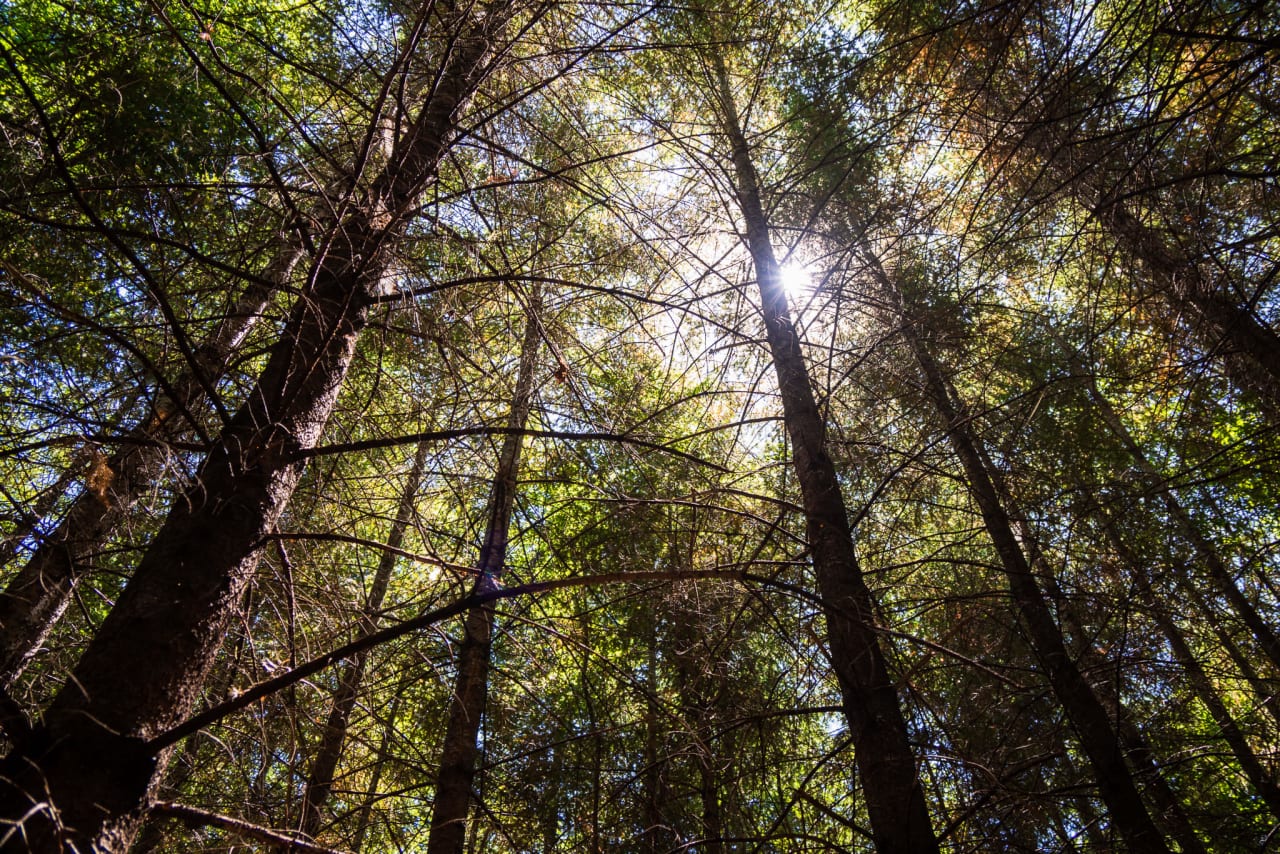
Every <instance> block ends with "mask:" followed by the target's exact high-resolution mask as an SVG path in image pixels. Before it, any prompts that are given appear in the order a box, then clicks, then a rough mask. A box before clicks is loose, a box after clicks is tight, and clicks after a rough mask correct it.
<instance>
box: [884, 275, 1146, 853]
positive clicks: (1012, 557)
mask: <svg viewBox="0 0 1280 854" xmlns="http://www.w3.org/2000/svg"><path fill="white" fill-rule="evenodd" d="M867 254H868V261H869V262H870V264H871V266H872V270H873V272H874V274H875V276H876V278H877V280H878V281H879V283H880V285H881V287H882V288H883V289H884V291H885V296H886V297H887V298H888V300H889V302H890V304H891V305H892V306H893V308H894V311H895V312H896V314H897V315H898V321H899V324H900V329H901V333H902V335H903V337H904V339H905V340H906V343H907V345H908V347H909V348H910V349H911V352H912V354H913V355H914V356H915V359H916V362H917V364H918V366H919V369H920V372H921V375H922V378H923V381H924V388H925V392H926V394H927V396H928V397H929V399H930V400H931V401H932V402H933V405H934V408H935V409H936V410H937V412H938V415H939V417H940V418H941V419H942V421H943V426H944V429H945V431H946V434H947V438H948V440H949V441H950V443H951V446H952V449H953V450H954V451H955V454H956V456H957V457H958V458H959V460H960V464H961V467H962V468H963V469H964V472H965V475H966V478H967V480H968V486H969V490H970V493H971V494H972V495H973V498H974V501H976V502H977V504H978V509H979V511H980V512H981V514H982V519H983V522H984V524H985V526H986V529H987V533H988V535H989V536H990V537H991V541H992V544H993V545H994V546H995V549H996V553H997V555H998V556H999V558H1000V563H1001V565H1002V567H1003V568H1004V572H1005V576H1006V577H1007V578H1008V580H1009V591H1010V594H1011V596H1012V599H1013V604H1014V607H1015V609H1016V611H1017V614H1018V617H1019V619H1020V621H1021V622H1022V625H1023V627H1024V628H1025V629H1026V632H1027V640H1028V642H1029V643H1030V645H1031V648H1032V650H1033V651H1034V653H1035V656H1036V658H1037V659H1038V660H1039V662H1040V665H1041V667H1043V668H1044V673H1045V676H1046V677H1047V678H1048V680H1049V684H1050V685H1051V686H1052V688H1053V691H1054V694H1055V696H1056V697H1057V698H1058V702H1060V703H1061V704H1062V707H1063V709H1064V710H1065V711H1066V713H1067V717H1068V718H1069V719H1070V721H1071V724H1072V727H1073V728H1074V730H1075V733H1076V737H1077V738H1078V739H1079V740H1080V746H1081V747H1082V748H1083V750H1084V753H1085V755H1086V756H1087V757H1088V758H1089V762H1090V764H1091V765H1092V767H1093V770H1094V776H1095V778H1096V779H1097V783H1098V789H1099V791H1100V793H1101V795H1102V799H1103V801H1104V802H1105V803H1106V805H1107V809H1108V811H1109V812H1110V814H1111V820H1112V822H1113V823H1114V825H1115V827H1116V828H1117V829H1118V830H1119V831H1120V834H1121V835H1122V836H1123V837H1124V839H1125V841H1126V843H1128V845H1129V848H1130V849H1131V850H1132V851H1135V852H1167V851H1169V848H1168V846H1167V845H1166V844H1165V842H1164V839H1163V837H1162V835H1161V833H1160V831H1159V830H1158V829H1157V828H1156V825H1155V823H1154V822H1153V821H1152V819H1151V815H1150V813H1148V812H1147V808H1146V806H1145V804H1143V802H1142V796H1141V795H1140V793H1139V790H1138V787H1137V784H1136V783H1135V781H1134V779H1133V775H1132V774H1131V773H1130V771H1129V768H1128V766H1127V765H1126V764H1125V751H1124V750H1123V748H1122V746H1121V739H1120V736H1119V735H1118V733H1117V732H1116V729H1115V727H1114V726H1113V725H1112V722H1111V719H1110V717H1109V716H1108V715H1107V711H1106V709H1105V708H1104V706H1103V704H1102V702H1101V701H1100V700H1099V698H1098V695H1097V694H1096V693H1095V692H1094V690H1093V687H1092V686H1091V685H1090V684H1089V682H1088V680H1087V679H1085V678H1084V675H1083V674H1082V673H1081V672H1080V669H1079V668H1078V667H1077V666H1076V663H1075V661H1073V660H1072V658H1071V656H1070V654H1069V653H1068V651H1067V648H1066V644H1065V643H1064V641H1063V637H1062V632H1061V631H1060V630H1059V629H1058V626H1057V624H1056V623H1055V622H1054V618H1053V614H1052V613H1051V611H1050V609H1049V605H1048V603H1047V601H1046V599H1045V596H1044V593H1043V591H1042V590H1041V589H1040V585H1039V583H1038V582H1037V580H1036V577H1035V575H1034V573H1033V572H1032V569H1031V566H1030V564H1029V563H1028V560H1027V556H1026V555H1025V554H1024V553H1023V551H1022V546H1021V545H1020V544H1019V542H1018V538H1017V536H1016V535H1015V534H1014V529H1013V520H1012V518H1011V516H1010V514H1009V512H1008V510H1007V509H1006V507H1005V502H1004V501H1003V500H1002V498H1001V496H1002V492H1001V490H1000V489H999V487H998V486H997V484H996V481H995V475H994V471H993V470H992V468H991V466H990V465H989V463H988V461H987V460H986V456H985V453H984V452H983V449H982V447H981V445H980V443H979V441H978V439H977V438H976V437H975V436H974V435H972V434H971V433H970V432H969V429H968V427H967V425H968V418H967V416H966V415H965V413H964V412H963V410H962V407H961V405H960V404H958V403H957V402H955V401H954V400H953V398H952V392H951V389H950V386H949V384H948V383H947V380H946V377H945V376H944V375H943V373H942V370H941V368H940V367H939V365H938V363H937V362H936V361H935V360H934V358H933V355H932V354H931V353H930V352H929V351H928V349H927V348H926V347H925V344H924V341H923V340H922V339H921V337H920V333H919V331H918V330H917V329H916V327H915V325H914V320H913V318H912V316H911V314H910V312H909V309H908V307H907V305H906V304H905V301H904V299H903V296H902V292H901V290H900V289H899V288H898V286H897V284H896V283H895V282H894V281H893V279H892V277H891V276H890V275H889V274H888V273H887V272H886V271H885V270H884V268H883V267H882V266H880V263H879V261H878V259H876V258H874V256H871V255H870V253H867Z"/></svg>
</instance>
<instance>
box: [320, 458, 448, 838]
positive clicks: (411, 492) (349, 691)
mask: <svg viewBox="0 0 1280 854" xmlns="http://www.w3.org/2000/svg"><path fill="white" fill-rule="evenodd" d="M429 448H430V446H429V445H428V444H427V443H426V442H422V443H419V445H418V449H417V451H416V452H415V453H414V455H413V465H412V466H411V467H410V469H409V476H408V479H407V480H405V484H404V492H402V493H401V494H400V505H399V507H397V508H396V516H395V519H393V520H392V522H391V530H390V531H389V532H388V533H387V549H386V551H384V552H383V553H382V556H381V558H380V559H379V560H378V569H377V571H375V572H374V575H373V584H372V585H370V587H369V595H368V598H367V599H366V600H365V605H364V612H363V613H362V614H361V615H360V633H361V634H364V635H367V634H372V633H373V632H374V631H376V630H377V628H378V612H379V611H381V610H382V600H383V599H384V598H385V597H386V594H387V586H388V585H389V584H390V583H391V572H392V570H394V569H395V566H396V553H395V550H396V549H399V548H400V546H401V545H402V544H403V543H404V535H405V532H407V531H408V530H409V525H410V524H411V520H412V519H413V515H414V506H415V505H416V503H417V498H418V488H419V486H421V484H422V471H423V469H424V468H425V467H426V464H427V454H428V451H429ZM368 660H369V653H368V651H367V650H366V651H364V652H360V653H358V654H356V655H355V656H354V657H353V658H352V659H351V660H350V661H349V662H347V666H346V669H345V670H343V672H342V675H341V676H340V677H339V679H338V688H337V690H336V691H334V694H333V704H332V706H331V707H330V709H329V717H328V718H327V719H326V721H325V725H324V730H323V731H322V732H321V733H320V742H319V744H318V745H317V746H316V751H315V759H314V760H312V763H311V772H310V773H309V774H308V775H307V786H306V789H304V790H303V793H302V813H301V817H300V821H299V824H298V827H299V829H300V830H301V831H302V832H303V833H305V834H307V836H310V837H311V838H313V839H314V838H315V837H316V834H317V833H319V831H320V826H321V820H322V818H323V813H322V811H323V809H324V805H325V801H327V800H328V799H329V792H330V791H331V790H332V789H333V773H334V771H335V770H336V769H337V767H338V760H339V759H341V758H342V747H343V745H344V744H345V743H346V740H347V725H348V723H349V722H350V720H351V712H352V710H353V709H354V708H355V706H356V700H357V699H358V698H359V696H360V687H361V684H362V683H363V681H364V669H365V665H366V664H367V662H368Z"/></svg>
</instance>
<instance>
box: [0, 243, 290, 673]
mask: <svg viewBox="0 0 1280 854" xmlns="http://www.w3.org/2000/svg"><path fill="white" fill-rule="evenodd" d="M280 242H281V244H284V245H285V248H281V249H279V250H278V253H277V255H276V257H275V259H274V260H273V261H272V262H271V264H270V265H269V266H268V268H267V270H266V271H265V272H264V274H263V276H262V279H261V280H260V281H256V282H253V283H252V284H250V285H249V287H248V288H247V289H245V292H244V293H243V294H242V295H241V297H240V299H239V301H238V302H237V303H236V306H235V308H234V309H233V310H232V312H231V314H229V315H228V316H227V317H226V318H224V319H223V321H222V323H220V324H219V325H218V328H217V329H216V330H215V331H214V332H213V333H212V334H211V335H210V336H209V337H208V339H206V340H205V341H204V343H203V344H201V345H200V347H199V348H198V349H197V350H196V353H195V365H194V366H189V368H188V370H187V371H186V372H184V373H183V375H182V376H180V377H179V378H178V379H177V381H175V382H174V383H173V386H172V394H173V397H172V398H169V397H164V398H161V399H159V400H157V401H156V404H155V406H154V408H153V410H152V412H151V414H150V415H149V416H148V417H147V418H146V420H144V421H142V422H140V423H138V424H135V425H134V426H133V427H131V428H129V429H128V430H126V431H125V435H126V439H125V442H124V444H123V445H122V446H121V447H120V449H119V450H117V451H116V452H115V453H113V454H111V455H110V456H108V457H107V458H106V460H105V462H104V464H103V465H95V466H94V477H95V481H96V482H97V485H96V487H95V488H90V486H89V485H88V484H85V486H84V488H83V489H82V490H81V492H80V494H79V495H78V496H76V498H75V500H74V501H72V502H71V506H70V508H69V509H68V510H67V513H66V515H65V516H64V517H63V519H62V521H61V522H60V523H59V524H58V526H57V527H56V528H55V529H54V530H53V532H52V533H50V534H49V536H47V537H45V538H44V539H43V540H42V541H41V542H40V544H39V545H38V546H37V547H36V550H35V553H34V554H32V556H31V558H30V559H29V560H28V561H27V563H26V564H25V565H24V566H23V567H22V569H21V570H19V571H18V573H17V574H16V575H15V576H14V577H13V578H12V579H11V580H10V581H9V584H8V586H7V587H6V588H5V590H4V592H3V593H0V689H3V690H6V691H7V690H8V689H9V688H10V687H12V686H13V683H14V682H15V681H16V680H17V679H18V677H20V676H21V675H22V672H23V670H25V669H26V666H27V664H28V663H29V662H30V661H31V658H32V657H33V656H34V655H35V654H36V652H37V651H38V650H39V649H40V645H41V644H42V643H44V640H45V638H46V637H48V635H49V632H50V630H51V629H52V628H53V626H54V625H55V624H56V623H57V621H58V619H59V618H60V617H61V616H62V614H63V612H65V611H66V609H67V605H68V604H69V603H70V601H71V594H72V592H73V591H74V590H75V586H76V584H77V582H79V580H80V578H81V577H83V576H84V574H85V572H86V571H87V570H88V569H89V568H90V567H91V566H92V561H93V559H94V558H95V557H96V556H97V555H99V554H101V553H102V552H103V550H104V549H105V547H106V545H107V541H108V540H109V539H110V537H111V534H112V532H113V531H114V530H115V528H116V526H117V525H119V524H120V522H121V520H123V519H124V518H125V516H126V514H127V513H128V511H129V509H130V508H131V507H132V506H133V505H134V503H135V502H137V501H138V499H139V498H141V497H142V496H143V495H144V494H145V493H146V492H147V490H149V489H150V488H151V487H152V485H153V484H154V483H155V481H156V478H157V477H158V476H159V475H160V473H161V472H162V471H163V470H164V466H165V460H166V459H167V457H168V454H169V451H168V449H167V448H166V447H165V443H166V441H168V440H171V439H174V438H176V437H177V436H179V435H180V434H181V433H183V432H185V431H186V430H188V429H190V425H188V424H186V423H185V421H186V418H185V416H187V415H189V414H190V412H191V410H192V409H194V408H196V407H197V406H198V405H199V404H200V401H201V400H203V399H204V398H205V393H206V389H207V388H211V387H212V386H213V385H215V384H216V383H217V382H218V380H219V379H220V378H221V377H222V375H223V374H224V373H225V372H226V369H227V366H228V364H229V363H230V361H231V357H232V356H233V355H234V354H235V352H236V350H237V349H239V347H240V344H241V343H242V342H243V341H244V339H245V337H246V336H247V335H248V334H249V332H250V330H252V328H253V326H254V324H255V323H256V322H257V320H258V318H259V317H261V316H262V313H263V311H264V310H265V309H266V307H267V303H268V301H269V300H270V299H271V296H272V294H273V293H275V292H276V290H278V289H279V288H280V287H282V286H283V285H284V284H285V283H286V282H288V280H289V277H290V276H291V275H292V273H293V269H294V267H295V266H297V263H298V261H299V259H301V257H302V249H301V248H300V247H298V246H296V245H292V244H293V243H294V242H293V241H289V240H287V239H286V238H283V237H282V238H281V240H280Z"/></svg>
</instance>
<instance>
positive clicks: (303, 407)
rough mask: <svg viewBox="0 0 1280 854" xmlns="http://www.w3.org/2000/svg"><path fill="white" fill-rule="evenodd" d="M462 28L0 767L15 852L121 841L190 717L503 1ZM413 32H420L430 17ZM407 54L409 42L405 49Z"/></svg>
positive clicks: (455, 14) (1, 808) (442, 14)
mask: <svg viewBox="0 0 1280 854" xmlns="http://www.w3.org/2000/svg"><path fill="white" fill-rule="evenodd" d="M432 8H434V9H440V11H439V12H438V13H437V12H434V11H428V12H424V13H423V14H424V16H425V15H429V16H431V17H432V18H433V21H432V29H433V30H438V29H439V28H443V29H445V30H451V31H453V32H455V33H456V35H455V37H454V38H452V39H451V41H450V50H449V51H448V53H447V58H446V59H445V61H444V64H443V67H442V68H441V70H440V73H439V75H438V77H437V79H436V82H435V86H434V88H433V89H432V91H431V92H430V96H429V97H428V98H427V100H426V104H425V106H424V107H423V108H422V110H421V111H420V113H419V114H418V116H417V117H416V119H415V120H414V121H413V122H412V123H411V124H410V125H409V127H408V128H407V130H406V132H405V135H404V137H403V138H402V139H401V140H400V142H399V144H398V145H397V147H396V150H395V151H394V152H393V153H392V157H391V160H390V162H388V164H387V165H386V167H385V168H384V170H383V171H382V173H381V174H380V175H379V176H378V177H377V178H376V179H375V180H374V181H373V182H372V184H371V186H370V189H369V192H368V199H369V201H368V202H366V203H365V204H362V205H360V206H358V207H356V208H354V209H353V210H351V211H349V212H348V213H347V214H346V215H345V217H344V218H343V220H342V221H341V222H340V223H339V225H338V227H337V228H335V229H334V231H333V232H332V234H331V235H330V237H329V240H328V241H327V243H326V244H325V246H324V247H323V249H322V251H321V252H320V253H319V255H318V257H317V259H316V261H315V263H314V265H313V268H312V272H311V275H310V276H309V279H308V287H307V288H306V290H305V292H304V294H303V295H302V296H301V297H300V298H299V300H298V302H297V304H296V305H295V307H294V309H293V311H292V313H291V315H290V317H289V320H288V323H287V325H286V327H285V330H284V332H283V334H282V336H281V339H280V341H279V343H278V344H277V345H276V346H275V348H274V349H273V350H272V353H271V356H270V359H269V361H268V363H267V366H266V368H265V369H264V371H263V374H262V376H261V377H260V378H259V381H258V383H257V385H256V386H255V388H254V389H253V390H252V391H251V392H250V394H249V399H248V400H247V402H246V403H245V404H244V405H243V407H242V408H241V409H240V411H239V412H237V413H236V415H235V416H234V417H233V418H232V419H231V421H230V423H228V425H227V426H226V428H225V429H224V430H223V432H222V434H221V436H220V437H219V438H218V440H217V441H216V443H215V444H214V447H213V448H212V449H211V451H210V452H209V455H208V456H207V457H206V459H205V461H204V463H203V464H202V465H201V466H200V470H199V473H198V475H197V477H196V480H195V483H194V484H193V485H192V487H191V488H190V489H189V490H188V492H187V494H186V495H185V496H184V497H182V498H181V499H179V500H178V501H176V502H175V503H174V506H173V509H172V510H171V512H170V515H169V518H168V520H167V521H166V522H165V524H164V526H163V527H162V528H161V530H160V532H159V533H158V534H157V535H156V537H155V539H154V540H153V541H152V543H151V546H150V548H148V550H147V552H146V554H145V555H144V557H143V558H142V561H141V563H140V564H139V566H138V568H137V570H136V572H135V573H134V575H133V577H132V579H131V580H130V581H129V584H128V585H127V587H126V588H125V590H124V592H123V594H122V595H121V596H120V598H119V600H118V602H117V603H116V605H115V607H114V608H113V609H112V611H111V613H110V614H109V615H108V617H107V618H106V620H105V621H104V622H103V624H102V626H101V628H100V629H99V630H98V632H97V634H96V635H95V637H94V639H93V642H92V643H91V644H90V646H89V648H88V649H87V650H86V651H85V653H84V655H83V656H82V657H81V659H80V662H79V664H78V665H77V666H76V668H75V670H74V672H73V673H72V675H71V677H70V678H69V680H68V682H67V684H66V686H65V687H64V688H63V689H62V691H61V692H60V693H59V694H58V696H57V697H56V698H55V700H54V702H53V703H52V704H51V706H50V707H49V709H48V710H47V712H46V714H45V716H44V720H43V723H42V724H41V726H40V727H39V728H38V729H37V730H36V731H35V733H34V734H33V735H32V736H31V737H28V738H25V739H23V740H22V741H21V742H20V743H19V744H18V745H16V746H15V748H14V749H13V750H12V751H11V752H10V753H9V755H8V756H7V757H6V758H5V760H4V762H3V763H2V764H0V779H2V780H3V784H2V785H0V819H3V820H4V821H5V822H7V823H9V824H10V825H11V826H12V829H13V830H14V832H13V833H11V835H10V836H9V837H8V841H7V843H6V844H5V845H4V846H3V848H0V850H4V851H39V852H46V851H47V852H57V851H62V850H63V849H64V846H65V847H73V846H74V847H75V848H78V849H79V850H81V851H88V850H90V849H93V850H101V851H107V852H111V851H124V850H126V849H127V848H128V846H129V843H130V841H131V840H132V838H133V835H134V834H135V833H136V831H137V826H138V823H139V819H140V817H141V815H142V813H143V810H144V809H145V803H146V800H147V798H148V795H149V792H150V790H151V788H152V786H153V784H154V781H155V780H157V779H158V778H159V776H160V774H161V773H162V772H163V767H164V765H165V763H166V762H167V759H168V751H163V752H161V753H160V755H156V752H155V751H153V749H152V748H150V747H149V746H148V741H150V740H151V739H153V738H155V737H156V736H158V735H160V734H161V733H163V732H165V731H166V730H168V729H169V728H171V727H173V726H174V725H176V724H177V723H179V722H181V721H182V720H183V718H185V717H186V716H187V715H188V714H189V713H190V710H191V708H192V705H193V704H194V702H195V700H196V698H197V697H198V695H199V692H200V688H201V686H202V685H203V683H204V679H205V676H206V674H207V673H208V670H209V668H210V667H211V665H212V663H213V660H214V656H215V655H216V653H217V650H218V648H219V646H220V644H221V641H222V637H223V635H224V634H225V632H226V628H227V625H228V623H229V621H230V620H231V618H232V616H233V615H234V613H235V611H236V609H237V606H238V603H239V602H240V600H241V593H242V591H243V590H244V588H245V586H246V585H247V584H248V583H249V581H250V580H251V578H252V576H253V573H254V570H255V568H256V566H257V562H258V556H259V553H260V549H261V543H262V542H263V541H264V539H265V538H266V537H267V536H268V535H269V534H271V533H272V531H273V530H274V528H275V525H276V522H277V520H278V519H279V518H280V515H281V513H283V511H284V509H285V505H286V504H287V503H288V501H289V498H290V496H291V495H292V494H293V490H294V488H295V486H296V485H297V483H298V479H299V477H300V476H301V473H302V469H303V465H304V459H305V458H304V457H303V456H302V452H305V451H307V450H309V449H311V448H313V447H315V445H316V444H317V442H318V441H319V439H320V436H321V433H322V432H323V430H324V426H325V422H326V421H327V419H328V417H329V414H330V412H331V411H332V408H333V405H334V403H335V401H336V399H337V396H338V391H339V388H340V387H341V385H342V381H343V379H344V377H345V375H346V372H347V369H348V367H349V365H350V363H351V360H352V357H353V355H354V352H355V344H356V340H357V338H358V336H359V334H360V331H361V330H362V328H363V327H364V325H365V322H366V315H367V310H368V307H369V306H370V304H371V303H372V302H373V300H375V299H376V298H377V297H379V296H380V295H381V289H382V287H383V278H384V276H385V273H386V271H387V268H388V266H389V264H390V257H391V253H390V250H391V248H392V246H393V244H394V243H395V242H396V239H397V238H398V236H399V235H400V233H401V232H402V230H403V228H404V224H405V220H406V216H407V213H408V212H409V211H410V210H411V209H412V208H413V206H414V203H415V202H416V200H417V198H418V196H419V195H420V193H421V192H422V191H423V190H424V189H425V188H426V187H427V186H428V185H429V183H430V182H431V181H432V180H433V179H434V176H435V173H436V169H437V168H438V165H439V163H440V160H441V158H442V157H443V156H444V153H445V151H446V150H447V148H448V146H449V143H450V141H451V138H452V136H453V135H454V132H455V129H456V122H457V118H458V115H459V112H460V110H461V107H462V105H463V103H464V101H465V100H466V99H467V98H469V97H470V95H471V93H472V92H473V91H474V90H475V88H476V86H477V85H478V84H479V82H480V81H481V80H482V79H483V77H484V75H485V73H486V65H487V58H488V56H489V55H490V48H491V43H492V41H493V37H494V35H495V30H496V29H497V28H498V27H499V26H501V24H502V23H503V21H504V20H505V12H506V9H507V6H506V4H505V2H502V0H499V2H498V3H496V4H494V5H492V6H489V7H487V8H486V10H485V12H484V14H479V13H477V12H475V11H474V10H472V9H471V8H470V7H467V8H464V9H461V10H454V9H452V7H432ZM422 23H423V26H422V27H420V28H417V29H416V30H415V32H419V33H421V32H424V31H425V28H426V26H427V21H425V20H424V21H423V22H422ZM405 55H406V56H407V55H409V54H408V52H406V54H405Z"/></svg>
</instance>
